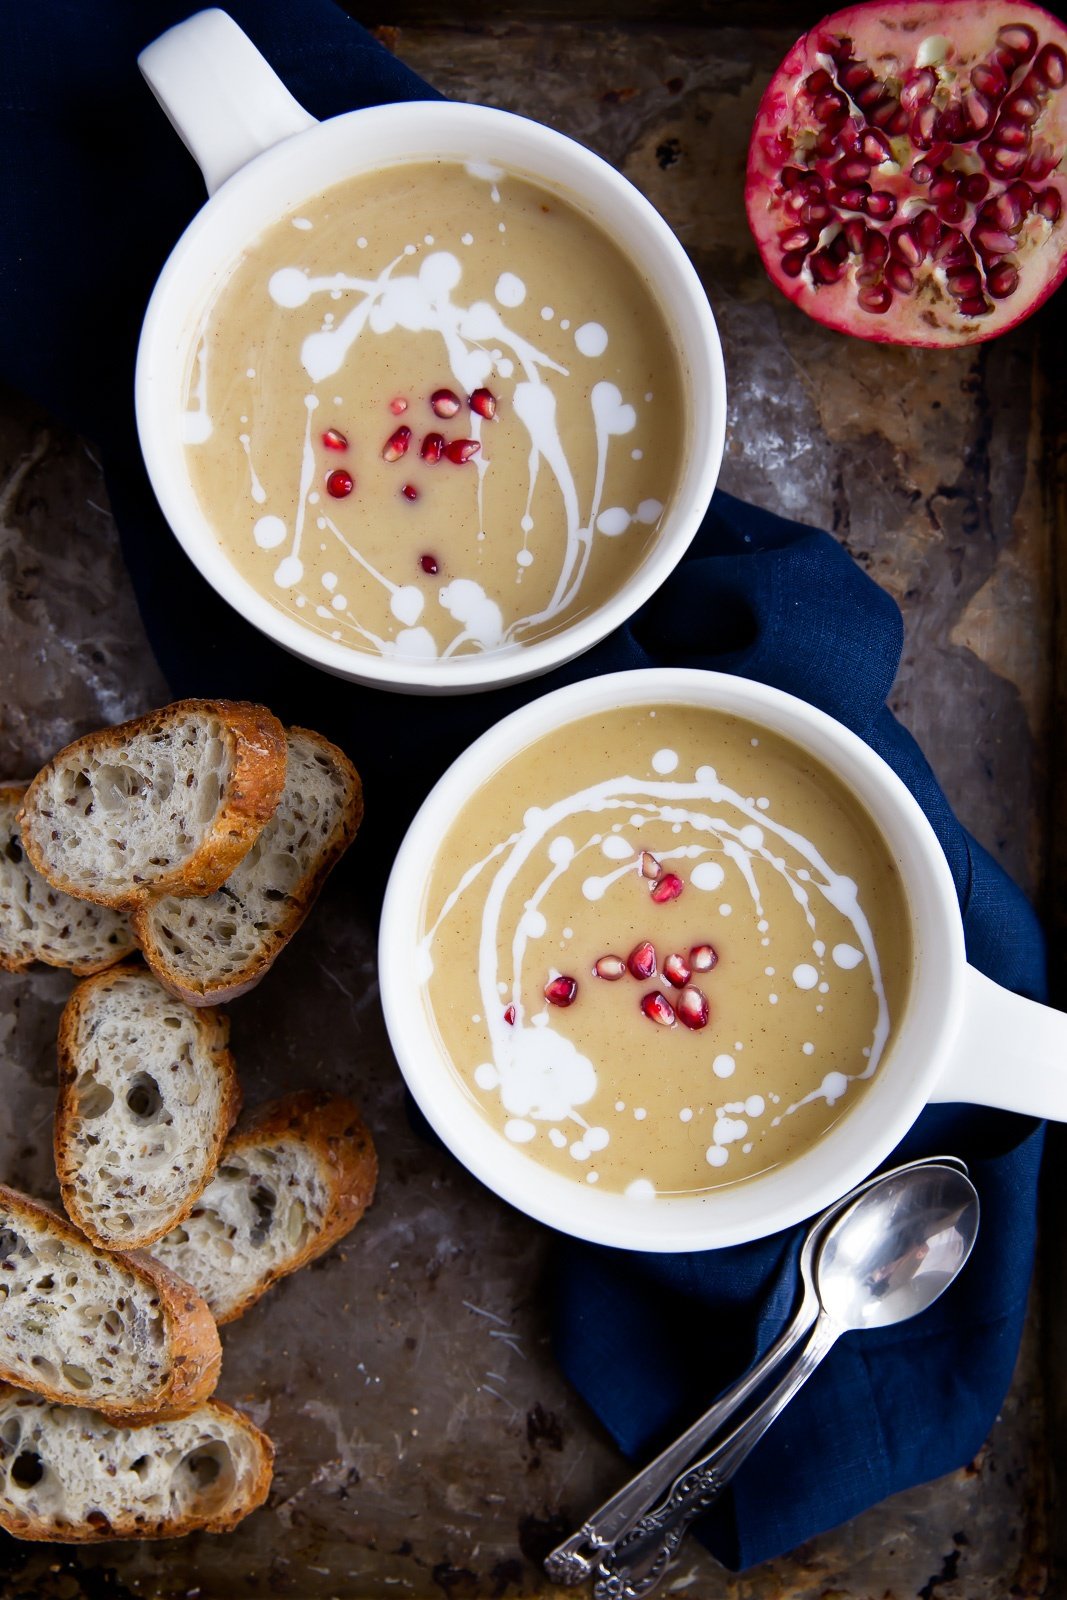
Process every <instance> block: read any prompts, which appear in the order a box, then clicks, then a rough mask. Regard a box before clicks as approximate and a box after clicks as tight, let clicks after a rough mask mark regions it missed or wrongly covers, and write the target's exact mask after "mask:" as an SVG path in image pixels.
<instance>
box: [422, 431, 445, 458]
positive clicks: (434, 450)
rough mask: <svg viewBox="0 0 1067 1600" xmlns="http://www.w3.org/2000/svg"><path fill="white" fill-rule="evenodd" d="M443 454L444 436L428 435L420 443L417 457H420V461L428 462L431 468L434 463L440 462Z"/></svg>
mask: <svg viewBox="0 0 1067 1600" xmlns="http://www.w3.org/2000/svg"><path fill="white" fill-rule="evenodd" d="M444 453H445V440H444V435H443V434H440V433H428V434H427V435H426V437H425V439H424V440H423V441H422V449H421V450H420V451H419V455H420V456H421V457H422V459H423V460H424V461H429V462H430V464H431V466H432V465H433V463H434V462H435V461H440V459H441V457H442V456H443V455H444Z"/></svg>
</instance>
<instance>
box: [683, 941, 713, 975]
mask: <svg viewBox="0 0 1067 1600" xmlns="http://www.w3.org/2000/svg"><path fill="white" fill-rule="evenodd" d="M718 961H719V956H718V952H717V951H716V949H715V947H714V945H710V944H695V945H694V946H693V948H692V950H690V952H689V965H690V966H691V967H692V969H693V971H694V972H710V971H711V969H712V967H714V966H717V965H718Z"/></svg>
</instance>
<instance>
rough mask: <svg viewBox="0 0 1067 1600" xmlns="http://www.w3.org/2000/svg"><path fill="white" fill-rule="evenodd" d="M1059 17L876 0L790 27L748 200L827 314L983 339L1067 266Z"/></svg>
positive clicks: (783, 264) (1022, 8)
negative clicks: (791, 38)
mask: <svg viewBox="0 0 1067 1600" xmlns="http://www.w3.org/2000/svg"><path fill="white" fill-rule="evenodd" d="M1065 85H1067V28H1065V27H1064V25H1063V23H1062V22H1060V21H1058V20H1057V18H1055V17H1053V16H1051V15H1050V14H1049V13H1048V12H1047V11H1045V10H1043V9H1042V8H1041V7H1040V6H1036V5H1032V4H1031V3H1030V0H1020V3H1019V4H1014V5H1009V4H1007V3H1006V0H950V3H948V4H931V3H927V0H918V3H916V0H874V3H871V4H865V5H856V6H850V7H848V8H847V10H844V11H835V12H834V13H833V15H832V16H829V17H826V18H825V19H824V20H823V21H822V22H820V23H819V24H818V25H817V26H816V27H814V28H812V30H811V32H810V33H807V34H805V36H804V37H803V38H802V39H800V40H798V41H797V43H796V44H795V45H794V46H793V48H792V50H791V51H790V52H789V54H788V56H786V58H785V60H784V61H783V62H782V65H781V66H780V67H779V69H778V71H777V72H776V73H775V75H774V78H773V79H772V80H771V83H770V85H769V87H768V89H767V92H766V94H765V95H764V96H763V99H762V101H761V102H760V108H759V111H758V113H757V115H756V124H755V128H754V130H753V134H752V142H751V145H750V146H749V153H748V174H747V181H746V190H745V203H746V207H747V210H748V220H749V225H750V227H751V229H752V232H753V234H754V235H755V238H756V243H757V244H758V245H759V250H760V255H761V256H762V257H763V262H764V265H765V266H766V268H767V271H768V272H769V273H770V275H771V277H772V278H773V279H774V281H775V283H776V284H777V285H778V287H779V288H780V289H781V290H782V292H783V293H784V294H786V295H787V296H788V297H789V299H790V300H792V301H793V302H794V303H795V304H796V305H798V306H799V307H800V308H801V310H802V311H806V312H807V313H808V315H809V316H811V317H814V318H815V320H816V321H817V322H822V323H825V324H826V326H827V327H830V328H837V329H839V330H840V331H841V332H842V333H854V334H858V335H859V337H860V338H862V339H876V340H881V341H883V342H888V343H893V344H914V345H956V344H975V343H977V342H978V341H980V340H982V339H991V338H993V337H994V336H995V335H996V334H999V333H1003V332H1005V330H1006V329H1008V328H1010V327H1012V326H1013V325H1014V324H1015V323H1017V322H1021V321H1022V319H1023V318H1024V317H1027V316H1029V315H1030V313H1031V312H1032V311H1035V310H1036V309H1037V307H1038V306H1039V305H1040V304H1041V302H1042V301H1043V300H1045V299H1046V298H1047V297H1048V296H1049V295H1050V294H1051V293H1052V291H1053V289H1055V288H1056V286H1057V285H1058V284H1059V283H1060V281H1061V280H1062V278H1063V276H1064V274H1065V273H1067V249H1065V244H1064V240H1065V236H1067V224H1065V221H1064V216H1063V213H1064V209H1065V202H1067V174H1065V172H1064V168H1063V164H1062V157H1063V153H1064V149H1065V146H1067V88H1065Z"/></svg>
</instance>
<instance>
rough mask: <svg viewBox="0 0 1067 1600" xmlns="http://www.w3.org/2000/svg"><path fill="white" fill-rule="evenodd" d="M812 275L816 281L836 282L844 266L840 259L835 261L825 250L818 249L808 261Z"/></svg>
mask: <svg viewBox="0 0 1067 1600" xmlns="http://www.w3.org/2000/svg"><path fill="white" fill-rule="evenodd" d="M809 265H810V266H811V272H812V277H813V278H814V279H815V280H816V282H817V283H836V282H837V280H838V278H840V276H841V274H842V272H843V271H844V268H843V266H842V264H841V262H840V261H835V260H834V258H833V256H831V255H830V254H829V252H828V251H826V250H819V251H817V252H816V253H815V255H813V256H812V258H811V261H810V263H809Z"/></svg>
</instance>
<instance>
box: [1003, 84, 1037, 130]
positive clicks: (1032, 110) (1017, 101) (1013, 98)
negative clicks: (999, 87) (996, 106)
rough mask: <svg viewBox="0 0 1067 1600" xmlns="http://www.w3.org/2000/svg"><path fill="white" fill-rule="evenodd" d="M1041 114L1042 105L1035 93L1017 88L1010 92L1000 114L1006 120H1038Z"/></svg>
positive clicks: (1027, 121)
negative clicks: (1030, 93) (1028, 92)
mask: <svg viewBox="0 0 1067 1600" xmlns="http://www.w3.org/2000/svg"><path fill="white" fill-rule="evenodd" d="M1040 114H1041V107H1040V105H1039V104H1038V102H1037V100H1036V99H1035V98H1034V96H1033V95H1029V94H1026V93H1024V91H1023V90H1022V89H1016V90H1014V91H1013V93H1011V94H1009V95H1008V97H1007V99H1006V100H1005V101H1004V103H1003V105H1002V106H1001V108H1000V115H1001V117H1002V119H1003V120H1004V121H1005V122H1026V123H1030V122H1036V121H1037V119H1038V117H1039V116H1040Z"/></svg>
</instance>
